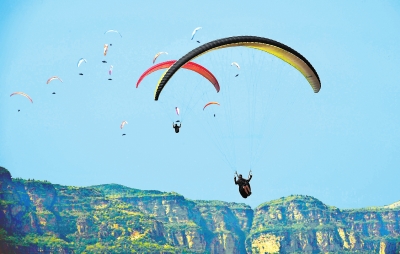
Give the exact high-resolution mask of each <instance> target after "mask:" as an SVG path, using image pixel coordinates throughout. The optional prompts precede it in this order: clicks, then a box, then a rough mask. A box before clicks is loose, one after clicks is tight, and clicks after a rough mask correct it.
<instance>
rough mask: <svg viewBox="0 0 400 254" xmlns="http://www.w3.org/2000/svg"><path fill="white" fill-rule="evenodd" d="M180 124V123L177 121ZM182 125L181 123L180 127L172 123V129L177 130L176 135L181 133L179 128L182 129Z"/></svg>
mask: <svg viewBox="0 0 400 254" xmlns="http://www.w3.org/2000/svg"><path fill="white" fill-rule="evenodd" d="M177 122H178V121H177ZM181 126H182V124H181V123H179V126H178V124H177V123H172V128H174V129H175V133H179V128H181Z"/></svg>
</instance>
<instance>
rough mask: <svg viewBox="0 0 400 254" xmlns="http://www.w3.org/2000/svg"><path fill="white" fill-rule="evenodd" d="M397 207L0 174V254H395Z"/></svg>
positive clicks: (399, 243)
mask: <svg viewBox="0 0 400 254" xmlns="http://www.w3.org/2000/svg"><path fill="white" fill-rule="evenodd" d="M396 204H397V203H394V204H392V205H390V206H385V207H375V208H366V209H357V210H340V209H338V208H335V207H330V206H327V205H325V204H323V203H322V202H320V201H319V200H317V199H315V198H313V197H309V196H290V197H286V198H281V199H278V200H273V201H270V202H267V203H264V204H262V205H260V206H258V207H257V208H256V209H255V210H252V209H251V208H250V207H249V206H247V205H244V204H237V203H228V202H221V201H197V200H188V199H185V198H184V197H183V196H181V195H179V194H177V193H173V192H172V193H165V192H160V191H143V190H137V189H132V188H128V187H125V186H121V185H117V184H108V185H99V186H91V187H84V188H83V187H82V188H81V187H71V186H61V185H56V184H51V183H49V182H47V181H36V180H31V179H28V180H23V179H13V178H12V177H11V174H10V173H9V171H8V170H6V169H5V168H1V167H0V253H319V252H322V253H346V252H349V253H350V252H359V253H371V252H372V253H399V250H400V236H399V234H400V229H399V227H400V221H399V216H400V206H399V205H398V204H397V205H396Z"/></svg>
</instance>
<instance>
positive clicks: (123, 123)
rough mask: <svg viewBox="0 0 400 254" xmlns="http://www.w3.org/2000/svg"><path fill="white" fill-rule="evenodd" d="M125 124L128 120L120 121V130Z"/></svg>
mask: <svg viewBox="0 0 400 254" xmlns="http://www.w3.org/2000/svg"><path fill="white" fill-rule="evenodd" d="M125 124H128V122H127V121H122V123H121V125H120V128H121V130H122V128H124V126H125Z"/></svg>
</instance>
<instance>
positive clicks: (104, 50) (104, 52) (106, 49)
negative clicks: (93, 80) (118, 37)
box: [103, 44, 108, 56]
mask: <svg viewBox="0 0 400 254" xmlns="http://www.w3.org/2000/svg"><path fill="white" fill-rule="evenodd" d="M107 51H108V44H104V48H103V54H104V56H106V55H107Z"/></svg>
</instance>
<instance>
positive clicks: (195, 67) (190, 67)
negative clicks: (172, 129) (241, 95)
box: [136, 60, 220, 92]
mask: <svg viewBox="0 0 400 254" xmlns="http://www.w3.org/2000/svg"><path fill="white" fill-rule="evenodd" d="M175 62H176V60H170V61H165V62H162V63H159V64H156V65H153V66H152V67H150V68H149V69H147V70H146V71H145V72H143V74H142V75H141V76H140V78H139V80H138V82H137V83H136V88H138V86H139V84H140V82H142V80H143V79H144V78H145V77H146V76H147V75H149V74H151V73H153V72H155V71H158V70H161V69H166V68H169V67H171V66H172V65H173V64H174V63H175ZM182 68H184V69H187V70H191V71H194V72H197V73H198V74H200V75H202V76H203V77H205V78H206V79H208V81H210V82H211V84H213V85H214V87H215V90H217V92H219V90H220V87H219V83H218V80H217V79H216V78H215V76H214V75H213V74H212V73H211V72H210V71H209V70H207V69H206V68H204V67H203V66H201V65H199V64H197V63H194V62H188V63H186V64H185V65H183V66H182Z"/></svg>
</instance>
